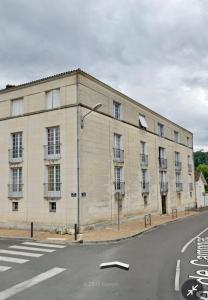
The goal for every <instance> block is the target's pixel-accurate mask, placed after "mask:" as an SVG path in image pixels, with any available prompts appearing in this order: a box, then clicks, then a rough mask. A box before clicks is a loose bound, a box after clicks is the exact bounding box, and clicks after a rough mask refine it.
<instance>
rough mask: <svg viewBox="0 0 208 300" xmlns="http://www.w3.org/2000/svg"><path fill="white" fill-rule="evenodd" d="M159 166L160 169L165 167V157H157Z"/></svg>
mask: <svg viewBox="0 0 208 300" xmlns="http://www.w3.org/2000/svg"><path fill="white" fill-rule="evenodd" d="M159 167H160V169H167V159H166V158H162V157H159Z"/></svg>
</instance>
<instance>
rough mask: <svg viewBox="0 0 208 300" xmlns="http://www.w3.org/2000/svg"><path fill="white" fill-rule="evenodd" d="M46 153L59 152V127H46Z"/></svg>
mask: <svg viewBox="0 0 208 300" xmlns="http://www.w3.org/2000/svg"><path fill="white" fill-rule="evenodd" d="M47 139H48V155H51V154H60V127H59V126H56V127H49V128H47Z"/></svg>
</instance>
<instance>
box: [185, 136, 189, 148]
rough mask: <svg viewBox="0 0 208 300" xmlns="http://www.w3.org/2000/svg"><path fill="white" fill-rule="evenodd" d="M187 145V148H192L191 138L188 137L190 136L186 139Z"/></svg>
mask: <svg viewBox="0 0 208 300" xmlns="http://www.w3.org/2000/svg"><path fill="white" fill-rule="evenodd" d="M186 144H187V146H190V137H188V136H187V138H186Z"/></svg>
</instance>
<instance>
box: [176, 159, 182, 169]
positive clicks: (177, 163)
mask: <svg viewBox="0 0 208 300" xmlns="http://www.w3.org/2000/svg"><path fill="white" fill-rule="evenodd" d="M181 168H182V163H181V162H180V161H175V170H176V171H181Z"/></svg>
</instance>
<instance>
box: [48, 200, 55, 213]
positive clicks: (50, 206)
mask: <svg viewBox="0 0 208 300" xmlns="http://www.w3.org/2000/svg"><path fill="white" fill-rule="evenodd" d="M49 212H56V202H49Z"/></svg>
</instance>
